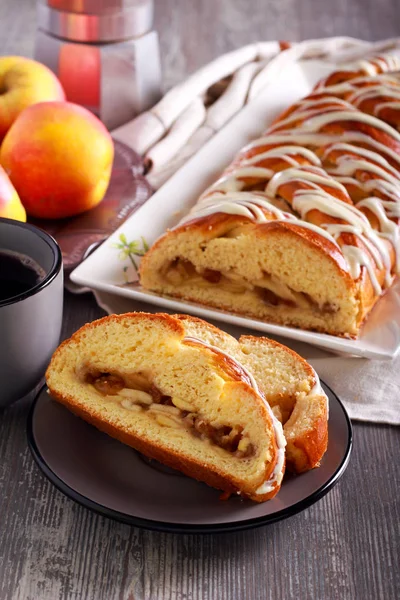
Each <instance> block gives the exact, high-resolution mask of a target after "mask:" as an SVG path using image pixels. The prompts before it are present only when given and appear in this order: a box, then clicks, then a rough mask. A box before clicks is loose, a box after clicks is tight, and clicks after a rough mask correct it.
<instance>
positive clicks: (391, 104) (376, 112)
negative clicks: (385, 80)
mask: <svg viewBox="0 0 400 600" xmlns="http://www.w3.org/2000/svg"><path fill="white" fill-rule="evenodd" d="M397 97H399V96H397ZM385 108H393V109H394V110H400V102H395V101H392V100H388V101H387V102H380V103H379V104H377V105H376V106H375V108H374V115H375V116H378V115H379V113H380V112H381V111H382V110H384V109H385Z"/></svg>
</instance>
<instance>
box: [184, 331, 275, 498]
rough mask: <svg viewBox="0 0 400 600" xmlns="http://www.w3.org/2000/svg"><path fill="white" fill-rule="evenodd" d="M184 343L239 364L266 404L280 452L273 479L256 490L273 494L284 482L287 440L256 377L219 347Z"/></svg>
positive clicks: (201, 341) (199, 341)
mask: <svg viewBox="0 0 400 600" xmlns="http://www.w3.org/2000/svg"><path fill="white" fill-rule="evenodd" d="M184 341H192V342H195V343H198V344H201V345H202V346H205V347H207V348H210V350H214V351H216V352H219V353H220V354H223V355H224V356H226V357H227V358H229V359H230V360H231V361H233V362H234V363H235V364H237V365H238V367H239V368H240V369H242V371H243V372H244V373H245V375H246V376H247V377H248V379H249V381H250V384H251V387H252V388H253V390H254V391H255V392H256V394H257V395H258V396H259V397H260V398H261V400H262V401H263V402H264V405H265V407H266V409H267V412H268V414H269V416H270V417H271V421H272V426H273V428H274V433H275V440H276V445H277V448H278V451H277V454H278V457H277V461H276V464H275V467H274V470H273V472H272V474H271V477H270V478H269V479H268V481H265V482H264V483H263V484H262V485H261V486H260V487H259V488H258V489H257V490H256V494H268V493H269V492H272V491H273V489H274V488H275V485H280V484H281V481H282V478H283V466H284V463H285V447H286V438H285V436H284V435H283V427H282V423H281V422H280V421H278V419H277V418H276V417H275V415H274V413H273V412H272V410H271V407H270V405H269V404H268V402H267V400H266V399H265V398H264V396H263V394H262V393H261V392H260V389H259V387H258V385H257V382H256V380H255V379H254V376H253V375H252V374H251V373H250V371H249V370H248V369H246V367H244V366H243V365H242V363H241V362H239V361H238V360H237V358H234V357H233V356H231V355H230V354H228V353H227V352H225V351H224V350H221V348H218V347H217V346H213V345H211V344H208V343H207V342H204V341H203V340H200V339H198V338H195V337H191V336H186V337H185V338H184Z"/></svg>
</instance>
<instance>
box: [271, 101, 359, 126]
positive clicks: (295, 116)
mask: <svg viewBox="0 0 400 600" xmlns="http://www.w3.org/2000/svg"><path fill="white" fill-rule="evenodd" d="M336 100H337V99H336V98H335V101H336ZM319 104H322V103H319V102H318V101H317V102H315V103H313V106H314V108H307V109H306V110H304V111H303V110H302V108H303V107H302V106H300V107H299V108H298V109H297V110H295V111H293V112H292V113H290V115H289V116H287V117H286V118H285V119H281V120H280V121H278V122H277V123H275V125H272V126H271V127H270V129H269V131H272V132H274V131H280V130H281V129H285V128H286V126H287V125H290V124H291V123H295V122H296V121H299V120H301V121H303V120H304V121H311V120H312V119H315V118H317V117H318V116H321V115H326V114H329V113H330V112H333V113H337V112H339V111H343V112H344V113H347V112H352V111H354V113H355V114H357V112H358V111H357V109H356V108H354V107H353V106H352V105H351V104H348V103H347V102H346V103H345V108H343V105H342V104H339V103H336V102H335V105H334V106H319ZM325 104H327V100H325ZM315 105H317V106H315ZM346 109H347V110H346ZM303 125H304V124H302V127H303ZM289 131H290V130H289Z"/></svg>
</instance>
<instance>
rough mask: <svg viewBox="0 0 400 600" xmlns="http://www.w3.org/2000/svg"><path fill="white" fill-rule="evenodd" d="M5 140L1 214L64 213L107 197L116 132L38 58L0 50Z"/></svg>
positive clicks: (0, 150)
mask: <svg viewBox="0 0 400 600" xmlns="http://www.w3.org/2000/svg"><path fill="white" fill-rule="evenodd" d="M82 85H85V82H82ZM0 144H1V146H0V165H1V166H0V217H7V218H10V219H16V220H20V221H25V220H26V213H27V214H28V215H30V216H32V217H39V218H44V219H59V218H64V217H70V216H73V215H77V214H79V213H82V212H84V211H86V210H89V209H90V208H93V207H94V206H96V205H97V204H99V202H101V200H102V199H103V197H104V194H105V192H106V190H107V187H108V183H109V180H110V175H111V168H112V162H113V157H114V147H113V142H112V139H111V136H110V134H109V133H108V131H107V129H106V128H105V127H104V125H103V124H102V123H101V121H99V119H97V118H96V117H95V116H94V115H93V114H92V113H91V112H89V111H88V110H86V109H85V108H82V107H81V106H78V105H77V104H72V103H71V102H66V101H65V94H64V91H63V89H62V87H61V84H60V82H59V81H58V79H57V77H56V76H55V75H54V74H53V73H52V72H51V71H50V70H49V69H48V68H47V67H45V66H44V65H42V64H40V63H38V62H36V61H34V60H30V59H27V58H23V57H19V56H5V57H0Z"/></svg>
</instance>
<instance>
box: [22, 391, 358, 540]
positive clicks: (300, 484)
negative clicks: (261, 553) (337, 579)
mask: <svg viewBox="0 0 400 600" xmlns="http://www.w3.org/2000/svg"><path fill="white" fill-rule="evenodd" d="M323 387H324V389H325V391H326V393H327V394H328V397H329V403H330V415H329V446H328V450H327V452H326V454H325V456H324V458H323V460H322V464H321V466H320V467H319V468H318V469H314V470H312V471H309V472H308V473H303V474H302V475H297V476H289V475H287V476H285V478H284V482H283V485H282V488H281V490H280V492H279V494H277V496H276V497H275V498H274V499H273V500H270V501H269V502H264V503H263V504H256V503H254V502H251V501H249V500H241V499H240V498H239V497H231V498H230V499H229V500H225V501H222V500H219V492H218V491H217V490H214V489H212V488H210V487H208V486H207V485H205V484H203V483H199V482H197V481H195V480H193V479H190V478H188V477H185V476H183V475H181V474H180V473H178V472H177V471H173V470H171V469H167V468H165V467H163V466H162V465H160V464H159V463H157V462H155V461H149V460H148V459H146V458H144V457H143V456H142V455H141V454H139V453H138V452H136V451H135V450H132V449H131V448H129V447H128V446H125V445H123V444H121V443H119V442H117V441H116V440H114V439H112V438H110V437H108V436H107V435H106V434H104V433H101V432H100V431H98V430H97V429H95V428H94V427H92V426H90V425H88V424H87V423H85V422H84V421H82V420H81V419H79V418H78V417H75V416H74V415H73V414H72V413H70V412H69V411H68V410H67V409H66V408H64V407H63V406H61V405H60V404H58V403H57V402H54V401H53V400H52V399H51V398H50V396H49V395H48V394H47V393H46V392H47V389H46V387H44V388H42V390H41V391H40V392H39V394H38V395H37V397H36V399H35V401H34V403H33V405H32V408H31V411H30V414H29V417H28V427H27V433H28V443H29V446H30V449H31V451H32V454H33V457H34V459H35V460H36V462H37V464H38V465H39V467H40V469H41V470H42V471H43V473H44V474H45V475H46V477H47V478H48V479H50V481H51V482H52V483H53V484H54V485H55V486H56V487H57V488H58V489H59V490H61V491H62V492H63V493H64V494H66V495H67V496H69V497H70V498H72V499H73V500H75V501H76V502H79V503H80V504H82V505H83V506H86V507H87V508H89V509H92V510H94V511H96V512H97V513H100V514H102V515H105V516H106V517H110V518H112V519H116V520H118V521H122V522H124V523H129V524H131V525H135V526H138V527H144V528H147V529H156V530H161V531H173V532H183V533H194V532H196V533H211V532H213V533H214V532H222V531H235V530H241V529H248V528H251V527H258V526H260V525H266V524H268V523H273V522H275V521H279V520H281V519H285V518H287V517H290V516H292V515H294V514H296V513H298V512H300V511H302V510H304V509H305V508H307V507H308V506H310V505H311V504H313V503H314V502H317V500H319V499H320V498H322V496H324V495H325V494H326V493H327V492H328V491H329V490H330V489H331V488H332V487H333V486H334V485H335V484H336V483H337V482H338V481H339V479H340V477H341V476H342V475H343V473H344V471H345V469H346V467H347V464H348V462H349V458H350V452H351V446H352V429H351V424H350V420H349V418H348V416H347V413H346V411H345V409H344V407H343V405H342V403H341V402H340V400H339V399H338V397H337V396H336V395H335V394H334V393H333V392H332V390H330V389H329V388H328V386H326V385H325V384H323Z"/></svg>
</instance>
